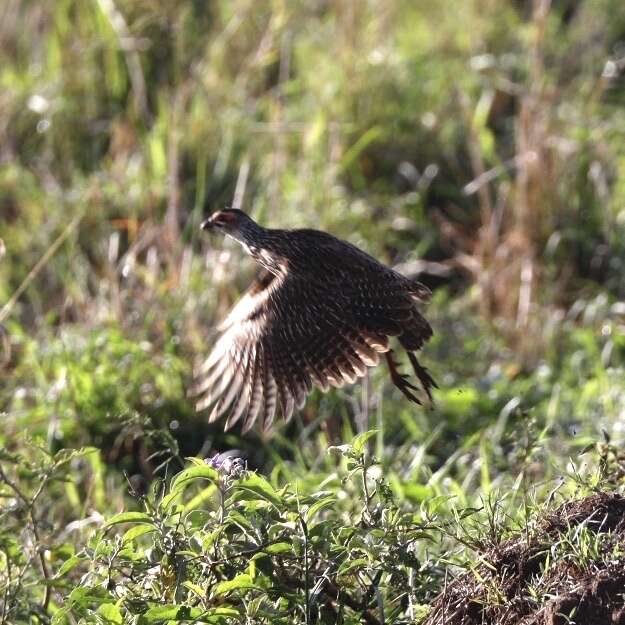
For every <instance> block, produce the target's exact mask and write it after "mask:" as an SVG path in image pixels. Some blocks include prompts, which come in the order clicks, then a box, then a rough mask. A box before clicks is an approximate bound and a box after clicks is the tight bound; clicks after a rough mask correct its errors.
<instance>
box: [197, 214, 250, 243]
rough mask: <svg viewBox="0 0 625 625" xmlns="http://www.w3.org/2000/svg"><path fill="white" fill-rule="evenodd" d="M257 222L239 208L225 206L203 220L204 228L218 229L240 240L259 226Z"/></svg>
mask: <svg viewBox="0 0 625 625" xmlns="http://www.w3.org/2000/svg"><path fill="white" fill-rule="evenodd" d="M257 227H258V226H257V224H256V222H255V221H254V220H253V219H252V218H251V217H248V215H246V214H245V213H244V212H243V211H241V210H239V209H238V208H224V209H223V210H220V211H216V212H214V213H213V214H212V215H211V216H210V217H209V218H208V219H206V220H204V221H203V222H202V226H201V228H202V230H209V231H211V230H212V231H217V232H221V233H223V234H227V235H229V236H231V237H233V238H234V239H238V240H240V239H241V238H242V235H245V234H246V232H247V231H249V230H254V229H255V228H257Z"/></svg>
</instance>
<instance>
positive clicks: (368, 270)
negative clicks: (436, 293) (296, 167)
mask: <svg viewBox="0 0 625 625" xmlns="http://www.w3.org/2000/svg"><path fill="white" fill-rule="evenodd" d="M201 228H202V230H205V231H212V232H218V233H221V234H224V235H226V236H228V237H231V238H232V239H234V240H235V241H237V242H238V243H240V244H241V245H242V246H243V248H244V250H245V251H246V252H247V253H248V254H249V255H250V256H251V257H252V259H253V260H254V261H256V263H258V265H260V270H259V274H258V276H257V278H256V279H255V280H254V282H253V283H252V284H251V286H250V287H249V288H248V290H247V291H246V292H245V293H244V294H243V295H242V296H241V298H240V300H239V301H238V302H237V303H236V304H235V305H234V307H233V308H232V309H231V311H230V312H229V314H228V315H227V317H226V318H225V320H224V321H223V322H222V323H221V324H220V325H219V326H218V328H217V329H218V332H219V333H220V334H219V337H218V338H217V340H216V342H215V344H214V346H213V349H212V351H211V352H210V353H209V355H208V357H207V358H206V359H205V360H204V361H203V362H201V364H200V365H199V367H197V368H196V371H195V381H194V384H193V386H192V387H191V388H190V395H191V396H193V397H195V398H196V408H197V410H198V411H202V410H205V409H207V408H211V412H210V416H209V422H211V423H212V422H215V421H217V420H218V419H220V418H222V417H224V416H225V417H226V421H225V424H224V429H225V430H228V429H230V428H231V427H233V426H234V425H235V424H236V423H237V422H239V421H241V422H242V432H243V433H246V432H248V431H249V430H250V429H251V428H253V427H254V426H255V424H256V423H257V422H258V423H259V425H260V427H261V428H262V430H263V431H265V432H266V431H269V430H270V429H271V428H272V426H273V424H274V419H275V417H276V414H277V413H278V411H280V413H281V415H282V417H283V418H284V420H285V421H287V422H288V421H289V420H290V419H291V418H292V416H293V413H294V412H295V410H296V409H297V410H299V409H301V408H303V406H304V404H305V401H306V398H307V396H308V394H309V393H310V392H311V391H312V389H313V387H318V388H320V389H321V390H322V391H324V392H325V391H327V390H328V389H329V388H330V387H342V386H343V385H344V384H346V383H353V382H355V381H356V380H357V379H358V378H362V377H363V376H364V375H366V371H367V368H368V367H373V366H375V365H377V364H378V363H379V361H380V356H381V355H384V356H385V358H386V362H387V364H388V368H389V372H390V377H391V380H392V382H393V384H394V385H395V386H396V387H397V388H398V389H399V390H400V391H401V392H402V393H403V394H404V395H405V396H406V397H407V398H408V399H409V400H410V401H412V402H415V403H417V404H421V403H422V402H421V400H420V399H419V397H418V396H417V395H416V394H415V391H417V390H418V389H417V387H416V386H415V385H414V384H412V383H411V382H410V381H409V379H408V376H407V375H404V374H402V373H401V372H400V370H399V368H398V363H397V361H396V360H395V358H394V351H393V349H391V345H390V339H391V337H397V340H398V343H399V345H400V346H401V347H402V348H403V349H404V350H405V351H406V352H407V355H408V359H409V361H410V363H411V365H412V368H413V370H414V373H415V375H416V378H417V380H418V381H419V382H420V384H421V387H422V389H423V391H424V392H425V395H426V396H427V398H428V400H429V402H430V403H432V401H433V400H432V389H433V388H437V384H436V382H435V381H434V379H433V378H432V376H431V375H430V373H429V372H428V370H427V369H426V368H425V367H423V366H422V365H421V364H420V362H419V361H418V360H417V357H416V355H415V353H416V352H417V351H418V350H420V349H421V348H422V347H423V345H424V344H425V342H426V341H427V340H428V339H429V338H430V337H431V336H432V327H431V326H430V324H429V323H428V321H427V320H426V319H425V318H424V317H423V315H422V314H421V312H420V311H419V307H420V305H421V304H423V303H424V302H426V301H427V300H428V299H429V297H430V295H431V293H430V290H429V289H428V288H427V287H426V286H425V285H423V284H421V283H420V282H417V281H416V280H411V279H409V278H407V277H405V276H403V275H401V274H400V273H398V272H396V271H394V270H393V269H391V268H389V267H387V266H386V265H384V264H382V263H380V262H378V261H377V260H376V259H375V258H373V257H372V256H370V255H369V254H367V253H366V252H364V251H363V250H361V249H360V248H358V247H356V246H355V245H352V244H351V243H348V242H347V241H343V240H341V239H339V238H337V237H335V236H333V235H331V234H329V233H327V232H323V231H320V230H313V229H296V230H282V229H272V228H265V227H263V226H261V225H260V224H258V223H257V222H256V221H254V220H253V219H252V218H251V217H250V216H249V215H248V214H247V213H245V212H243V211H242V210H240V209H237V208H224V209H221V210H218V211H216V212H214V213H213V214H212V215H210V216H209V217H208V219H206V220H204V221H203V222H202V224H201Z"/></svg>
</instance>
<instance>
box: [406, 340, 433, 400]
mask: <svg viewBox="0 0 625 625" xmlns="http://www.w3.org/2000/svg"><path fill="white" fill-rule="evenodd" d="M408 358H409V360H410V363H411V364H412V368H413V369H414V372H415V375H416V376H417V378H419V382H421V386H422V387H423V390H424V391H425V393H426V395H427V396H428V399H429V400H430V404H433V403H434V399H433V398H432V389H433V388H438V384H436V381H435V380H434V378H433V377H432V376H431V375H430V373H429V371H428V370H427V369H426V368H425V367H424V366H422V365H421V363H420V362H419V361H418V360H417V357H416V356H415V355H414V354H413V353H412V352H408Z"/></svg>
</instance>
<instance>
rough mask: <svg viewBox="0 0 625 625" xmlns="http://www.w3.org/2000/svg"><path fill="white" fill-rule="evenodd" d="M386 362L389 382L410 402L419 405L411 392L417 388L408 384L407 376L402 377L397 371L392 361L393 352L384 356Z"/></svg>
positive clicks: (388, 352)
mask: <svg viewBox="0 0 625 625" xmlns="http://www.w3.org/2000/svg"><path fill="white" fill-rule="evenodd" d="M384 355H385V356H386V362H387V364H388V370H389V372H390V374H391V380H393V384H394V385H395V386H396V387H397V388H398V389H399V390H400V391H401V392H402V393H403V394H404V395H405V396H406V397H407V398H408V399H409V400H410V401H413V402H415V404H420V403H421V402H420V401H419V399H418V397H417V396H416V395H414V393H412V392H411V389H412V390H413V391H416V390H417V387H416V386H414V385H412V384H410V382H408V376H405V375H403V374H402V373H400V372H399V370H398V369H397V363H396V362H395V361H394V360H393V350H390V349H389V351H387V352H386V353H385V354H384Z"/></svg>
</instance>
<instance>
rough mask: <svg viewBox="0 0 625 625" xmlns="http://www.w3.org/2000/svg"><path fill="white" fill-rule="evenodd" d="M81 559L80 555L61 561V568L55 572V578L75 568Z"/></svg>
mask: <svg viewBox="0 0 625 625" xmlns="http://www.w3.org/2000/svg"><path fill="white" fill-rule="evenodd" d="M82 560H83V557H82V556H72V557H71V558H68V559H67V560H65V562H63V564H62V565H61V568H59V570H58V571H57V572H56V575H55V576H54V577H55V578H59V577H63V575H66V574H67V573H69V572H70V571H71V570H72V569H74V568H76V567H77V566H78V565H79V564H80V563H81V562H82Z"/></svg>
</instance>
